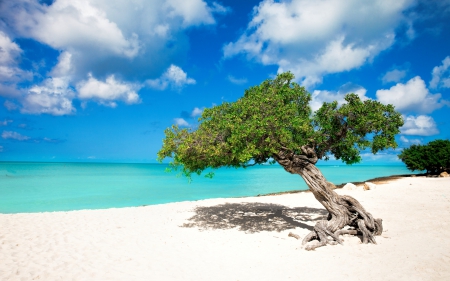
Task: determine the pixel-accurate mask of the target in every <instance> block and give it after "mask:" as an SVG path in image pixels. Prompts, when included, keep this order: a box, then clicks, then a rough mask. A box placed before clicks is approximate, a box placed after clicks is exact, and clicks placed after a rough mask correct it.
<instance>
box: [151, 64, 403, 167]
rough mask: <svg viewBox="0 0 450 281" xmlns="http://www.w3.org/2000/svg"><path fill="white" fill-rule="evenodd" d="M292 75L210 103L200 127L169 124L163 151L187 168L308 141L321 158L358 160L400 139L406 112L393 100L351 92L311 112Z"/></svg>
mask: <svg viewBox="0 0 450 281" xmlns="http://www.w3.org/2000/svg"><path fill="white" fill-rule="evenodd" d="M293 80H294V75H293V74H292V73H290V72H286V73H281V74H279V75H277V77H276V78H275V79H268V80H266V81H264V82H263V83H261V84H260V85H258V86H253V87H250V88H249V89H247V90H246V91H245V93H244V96H243V97H242V98H240V99H238V100H237V101H235V102H224V103H223V104H221V105H218V106H214V107H212V108H209V109H205V110H204V112H203V113H202V116H201V117H200V118H199V126H198V128H197V129H195V130H192V129H190V128H179V127H178V126H172V127H171V128H168V129H166V130H165V136H166V137H165V139H164V140H163V147H162V148H161V150H160V151H159V152H158V159H159V160H160V161H162V159H164V158H166V157H171V158H173V160H172V162H171V165H172V167H173V168H175V169H177V168H181V169H182V172H183V173H184V174H185V175H186V176H189V175H190V174H191V173H198V174H200V173H201V172H202V171H203V170H205V169H206V168H218V167H221V166H228V167H246V166H248V165H249V163H251V164H262V163H266V162H267V161H270V160H271V159H273V157H274V155H277V154H278V153H279V152H280V150H285V151H290V152H292V153H294V154H297V155H302V154H304V153H305V151H304V149H302V147H305V146H307V147H308V148H311V149H313V150H314V152H315V154H316V155H317V158H318V159H328V157H329V156H330V155H334V157H335V158H336V159H341V160H342V161H343V162H345V163H347V164H353V163H357V162H359V161H360V160H361V157H360V151H361V150H364V149H370V150H371V152H372V153H376V152H378V151H380V150H383V149H387V148H395V147H396V146H397V144H396V142H395V135H396V134H397V133H399V127H400V126H402V125H403V120H402V117H401V115H400V114H399V113H398V112H396V111H395V110H394V107H393V106H392V105H384V104H381V103H380V102H377V101H374V100H370V99H367V100H364V101H362V100H361V99H360V98H359V97H358V96H357V95H356V94H348V95H346V96H345V101H346V103H344V104H343V105H341V106H338V103H337V102H336V101H334V102H331V103H326V102H324V103H323V105H322V107H321V108H320V109H319V110H317V111H316V112H312V111H311V108H310V106H309V102H310V101H311V95H310V94H309V93H308V92H307V91H306V90H305V88H304V87H301V86H300V85H298V84H297V83H295V82H293Z"/></svg>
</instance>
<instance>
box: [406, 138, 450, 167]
mask: <svg viewBox="0 0 450 281" xmlns="http://www.w3.org/2000/svg"><path fill="white" fill-rule="evenodd" d="M398 158H400V159H401V160H402V161H403V163H405V164H406V167H407V168H408V169H409V170H411V171H416V170H418V171H424V170H426V171H427V174H439V173H441V172H443V171H449V170H450V141H449V140H434V141H431V142H429V143H428V144H425V145H411V146H410V147H409V148H406V149H404V150H403V151H402V153H400V155H399V156H398Z"/></svg>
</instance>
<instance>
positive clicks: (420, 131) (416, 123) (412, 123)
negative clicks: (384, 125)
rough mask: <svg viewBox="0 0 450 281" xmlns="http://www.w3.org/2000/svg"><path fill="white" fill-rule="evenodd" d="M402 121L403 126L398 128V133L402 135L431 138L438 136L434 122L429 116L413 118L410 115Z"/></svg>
mask: <svg viewBox="0 0 450 281" xmlns="http://www.w3.org/2000/svg"><path fill="white" fill-rule="evenodd" d="M403 119H404V121H405V124H404V125H403V126H402V127H401V128H400V131H401V133H402V134H404V135H413V136H432V135H436V134H439V130H438V129H437V127H436V122H434V120H433V118H432V117H431V116H426V115H419V116H417V117H414V116H412V115H410V116H406V117H404V118H403Z"/></svg>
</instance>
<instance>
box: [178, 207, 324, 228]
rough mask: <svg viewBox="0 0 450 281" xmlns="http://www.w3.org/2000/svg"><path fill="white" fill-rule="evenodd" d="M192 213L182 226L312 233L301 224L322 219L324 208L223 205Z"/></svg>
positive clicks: (200, 208)
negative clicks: (295, 230)
mask: <svg viewBox="0 0 450 281" xmlns="http://www.w3.org/2000/svg"><path fill="white" fill-rule="evenodd" d="M194 211H195V212H196V214H195V215H194V216H193V217H191V218H190V219H188V221H189V222H188V223H185V224H183V226H182V227H197V228H199V229H200V230H206V229H231V228H237V229H238V230H241V231H245V232H248V233H255V232H260V231H278V232H280V231H283V230H288V229H294V228H296V227H301V228H305V229H308V230H312V229H313V227H312V226H310V225H308V224H306V223H304V222H307V221H310V222H313V221H318V220H322V219H325V218H326V216H327V215H328V212H327V211H326V210H325V209H316V208H308V207H299V208H289V207H286V206H283V205H277V204H265V203H227V204H222V205H216V206H210V207H197V208H195V210H194Z"/></svg>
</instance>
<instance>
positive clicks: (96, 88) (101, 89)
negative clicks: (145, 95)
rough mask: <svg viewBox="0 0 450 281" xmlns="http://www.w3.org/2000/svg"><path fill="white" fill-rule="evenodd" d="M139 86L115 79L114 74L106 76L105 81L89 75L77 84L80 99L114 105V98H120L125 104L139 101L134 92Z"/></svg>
mask: <svg viewBox="0 0 450 281" xmlns="http://www.w3.org/2000/svg"><path fill="white" fill-rule="evenodd" d="M139 88H140V86H139V85H135V84H131V83H125V82H120V81H117V80H116V78H115V77H114V75H111V76H109V77H108V78H106V80H105V82H103V81H99V80H97V79H95V78H94V77H92V75H90V76H89V79H88V80H85V81H81V82H79V83H78V84H77V91H78V97H79V98H80V99H93V100H96V101H98V102H99V103H100V104H103V105H106V106H111V107H116V106H117V104H116V103H115V100H122V101H124V102H125V103H127V104H134V103H139V102H140V101H141V100H140V98H139V95H138V94H137V93H136V91H137V90H139Z"/></svg>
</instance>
